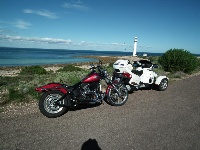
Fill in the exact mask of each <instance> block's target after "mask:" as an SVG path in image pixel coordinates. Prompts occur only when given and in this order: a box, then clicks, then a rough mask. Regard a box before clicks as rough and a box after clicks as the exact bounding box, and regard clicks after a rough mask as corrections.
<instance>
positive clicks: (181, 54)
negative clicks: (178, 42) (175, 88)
mask: <svg viewBox="0 0 200 150" xmlns="http://www.w3.org/2000/svg"><path fill="white" fill-rule="evenodd" d="M158 63H160V65H161V66H162V67H163V69H164V70H165V71H168V72H176V71H183V72H184V73H191V72H192V71H194V70H195V69H196V68H197V66H198V60H197V57H195V56H194V55H193V54H191V53H190V52H189V51H187V50H183V49H170V50H168V51H167V52H165V53H164V54H163V55H162V56H161V57H160V58H159V59H158Z"/></svg>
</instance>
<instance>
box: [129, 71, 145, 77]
mask: <svg viewBox="0 0 200 150" xmlns="http://www.w3.org/2000/svg"><path fill="white" fill-rule="evenodd" d="M131 72H132V73H134V74H136V75H138V76H141V75H142V74H143V70H132V71H131Z"/></svg>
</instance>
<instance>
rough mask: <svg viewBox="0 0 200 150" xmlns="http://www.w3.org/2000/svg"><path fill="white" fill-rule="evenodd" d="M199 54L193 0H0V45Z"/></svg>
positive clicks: (197, 4) (199, 23)
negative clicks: (171, 51) (135, 47)
mask: <svg viewBox="0 0 200 150" xmlns="http://www.w3.org/2000/svg"><path fill="white" fill-rule="evenodd" d="M134 37H138V49H137V50H138V51H140V52H153V53H157V52H161V53H162V52H165V51H166V50H169V49H171V48H181V49H185V50H188V51H190V52H192V53H196V54H200V1H199V0H0V46H6V47H25V48H27V47H28V48H53V49H72V50H73V49H74V50H111V51H128V52H130V51H133V40H134Z"/></svg>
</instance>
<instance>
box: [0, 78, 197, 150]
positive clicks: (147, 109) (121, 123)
mask: <svg viewBox="0 0 200 150" xmlns="http://www.w3.org/2000/svg"><path fill="white" fill-rule="evenodd" d="M33 109H37V108H33ZM30 110H31V108H30ZM0 117H1V118H0V150H6V149H9V150H38V149H41V150H46V149H51V150H54V149H55V150H81V149H82V150H86V149H87V150H90V149H94V150H98V149H102V150H131V149H133V150H156V149H158V150H165V149H166V150H168V149H169V150H190V149H191V150H197V149H198V150H199V149H200V76H195V77H191V78H187V79H184V80H181V81H176V82H175V83H172V84H170V85H169V88H168V89H167V90H166V91H164V92H159V91H154V90H143V91H137V92H135V93H132V94H130V95H129V99H128V101H127V103H126V104H125V105H124V106H121V107H114V106H110V105H108V104H106V103H104V105H100V106H97V107H92V108H87V109H79V110H73V111H70V112H68V113H66V114H65V115H64V116H62V117H59V118H56V119H49V118H46V117H45V116H43V115H42V114H41V113H39V111H36V112H34V113H29V114H26V115H18V116H13V117H12V116H10V117H6V116H4V115H3V114H2V113H1V115H0Z"/></svg>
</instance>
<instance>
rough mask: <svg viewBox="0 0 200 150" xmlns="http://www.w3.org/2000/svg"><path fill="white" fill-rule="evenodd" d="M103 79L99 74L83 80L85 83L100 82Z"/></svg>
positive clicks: (90, 75)
mask: <svg viewBox="0 0 200 150" xmlns="http://www.w3.org/2000/svg"><path fill="white" fill-rule="evenodd" d="M100 79H101V77H100V75H99V74H98V73H92V74H89V75H88V76H87V77H86V78H85V79H83V80H82V82H83V83H90V82H98V81H100Z"/></svg>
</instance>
